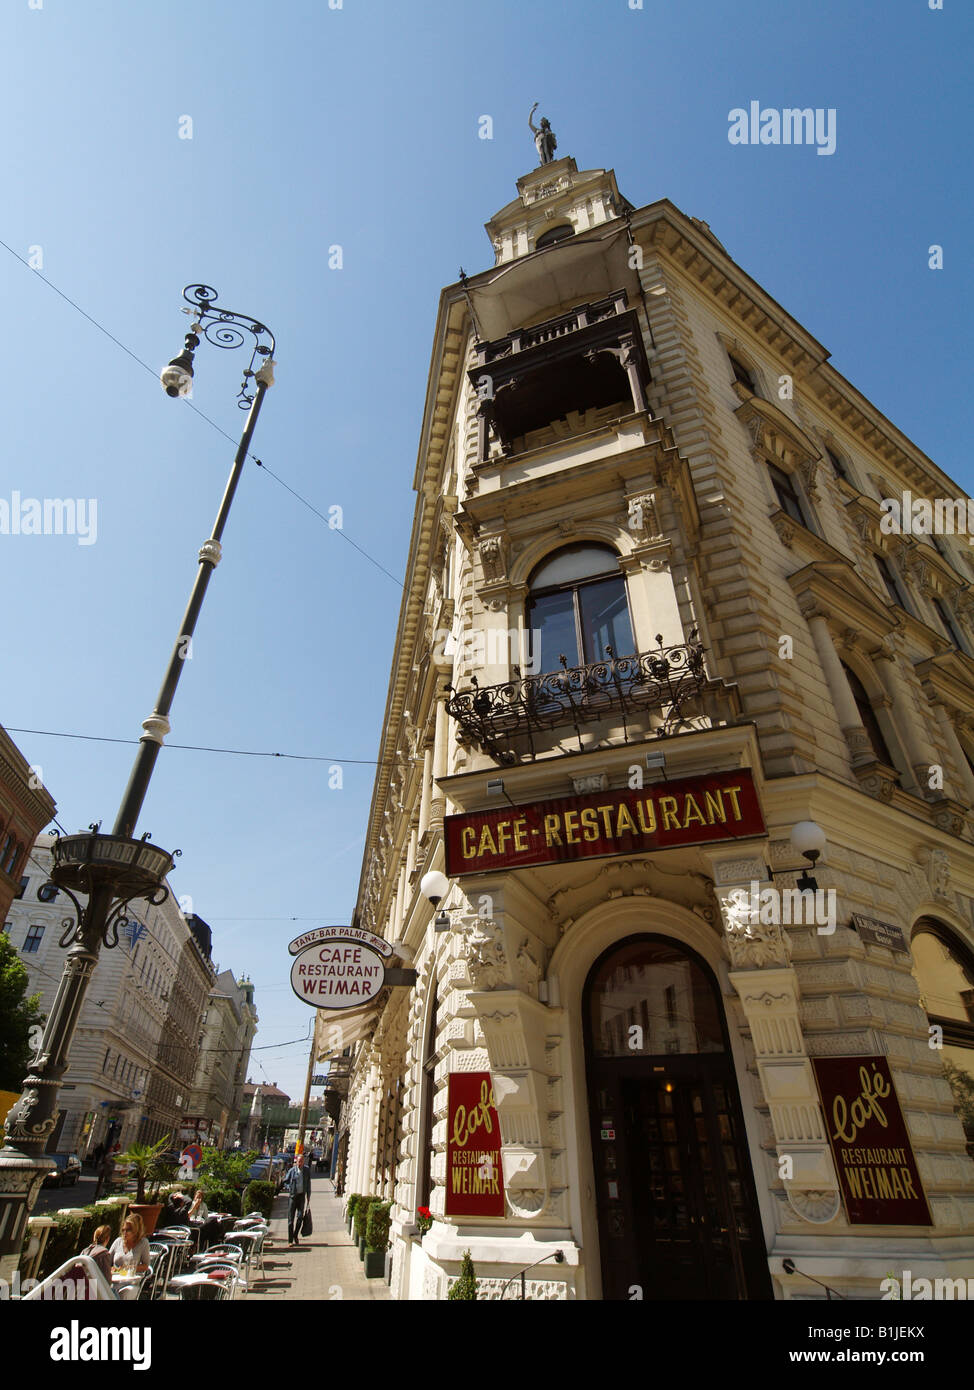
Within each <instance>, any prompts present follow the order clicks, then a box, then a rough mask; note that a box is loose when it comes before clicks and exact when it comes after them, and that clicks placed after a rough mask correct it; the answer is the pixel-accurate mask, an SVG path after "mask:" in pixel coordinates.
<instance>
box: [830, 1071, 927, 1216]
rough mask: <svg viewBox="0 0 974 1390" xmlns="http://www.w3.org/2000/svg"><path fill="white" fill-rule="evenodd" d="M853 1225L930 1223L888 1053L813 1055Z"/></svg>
mask: <svg viewBox="0 0 974 1390" xmlns="http://www.w3.org/2000/svg"><path fill="white" fill-rule="evenodd" d="M812 1066H813V1067H814V1068H815V1080H816V1081H817V1083H818V1091H819V1095H820V1096H821V1097H822V1108H823V1110H824V1111H825V1124H826V1129H827V1131H828V1136H829V1144H830V1145H831V1148H832V1157H833V1159H834V1160H835V1168H836V1172H837V1173H838V1175H839V1185H840V1187H841V1190H842V1200H843V1202H844V1204H845V1209H846V1215H847V1217H848V1218H849V1224H850V1225H852V1226H877V1225H882V1226H930V1225H932V1222H931V1220H930V1211H929V1208H928V1207H927V1199H926V1196H925V1194H924V1191H923V1185H922V1183H921V1182H920V1174H919V1171H918V1170H917V1164H916V1158H915V1157H914V1155H913V1147H912V1145H911V1144H910V1138H909V1135H908V1134H907V1131H906V1121H905V1120H904V1119H903V1112H902V1110H901V1109H900V1102H899V1099H898V1098H897V1095H896V1091H895V1090H894V1088H893V1078H892V1076H891V1075H890V1070H889V1063H888V1062H887V1060H886V1058H885V1057H813V1058H812Z"/></svg>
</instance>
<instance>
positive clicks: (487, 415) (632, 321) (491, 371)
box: [468, 290, 649, 461]
mask: <svg viewBox="0 0 974 1390" xmlns="http://www.w3.org/2000/svg"><path fill="white" fill-rule="evenodd" d="M468 375H469V378H470V382H471V385H472V386H473V388H474V390H475V391H476V393H477V396H478V398H479V400H480V407H479V411H478V415H479V426H480V434H479V454H478V456H479V458H480V459H481V461H486V460H487V459H488V458H489V457H490V454H491V445H492V443H494V444H496V445H497V447H498V448H499V450H500V453H501V454H502V455H504V456H509V455H511V454H515V453H519V452H521V451H523V450H524V449H525V448H528V447H530V446H531V441H532V438H534V437H537V436H538V435H539V432H542V433H543V432H544V431H546V430H551V429H554V431H555V433H556V434H564V432H565V431H566V430H568V431H569V432H570V431H571V422H572V420H573V419H577V418H583V417H585V416H586V412H592V411H594V412H599V411H601V412H602V413H603V414H605V413H608V414H609V415H611V414H613V413H614V414H615V415H617V416H618V415H625V414H629V413H631V412H633V411H645V410H646V396H645V383H646V382H647V381H648V380H649V368H648V365H647V362H646V355H645V351H644V348H643V341H642V334H641V332H640V330H639V324H638V320H637V318H636V315H635V313H634V312H633V311H632V310H631V309H629V308H628V306H627V299H626V294H625V291H624V290H619V291H617V292H616V293H615V294H613V295H610V296H609V297H608V298H606V299H602V300H598V301H597V302H595V303H592V304H580V305H578V306H577V307H576V308H574V309H572V310H571V311H570V312H569V313H566V314H559V315H558V316H557V317H556V318H552V319H548V320H546V321H545V322H544V323H539V324H535V325H534V326H532V327H530V328H518V329H515V331H514V332H513V333H508V334H507V335H506V336H505V337H503V338H498V339H496V340H495V341H494V342H490V343H478V344H477V366H476V367H472V368H470V369H469V372H468Z"/></svg>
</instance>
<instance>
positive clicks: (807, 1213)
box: [785, 1185, 841, 1226]
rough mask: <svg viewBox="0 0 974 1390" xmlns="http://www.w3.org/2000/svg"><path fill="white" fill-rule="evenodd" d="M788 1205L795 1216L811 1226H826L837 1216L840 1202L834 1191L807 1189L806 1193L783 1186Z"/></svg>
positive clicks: (837, 1194)
mask: <svg viewBox="0 0 974 1390" xmlns="http://www.w3.org/2000/svg"><path fill="white" fill-rule="evenodd" d="M785 1195H786V1197H787V1198H788V1205H789V1206H790V1207H791V1209H792V1211H793V1212H794V1213H795V1215H796V1216H800V1217H801V1219H802V1220H803V1221H809V1222H811V1224H812V1225H813V1226H826V1225H828V1223H829V1222H830V1221H834V1220H835V1218H836V1217H837V1216H838V1214H839V1208H840V1206H841V1200H840V1197H839V1193H838V1192H837V1191H836V1190H835V1189H829V1188H818V1189H813V1188H809V1189H808V1190H807V1191H803V1190H801V1189H799V1190H798V1191H796V1190H795V1189H793V1188H791V1187H789V1186H787V1185H786V1186H785Z"/></svg>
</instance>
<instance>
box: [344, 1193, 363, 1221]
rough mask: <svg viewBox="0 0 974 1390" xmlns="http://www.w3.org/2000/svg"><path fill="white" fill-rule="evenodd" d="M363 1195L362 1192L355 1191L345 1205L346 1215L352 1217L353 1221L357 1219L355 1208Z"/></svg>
mask: <svg viewBox="0 0 974 1390" xmlns="http://www.w3.org/2000/svg"><path fill="white" fill-rule="evenodd" d="M361 1195H362V1194H361V1193H360V1192H353V1193H352V1195H351V1196H350V1197H349V1199H348V1202H347V1204H346V1206H345V1215H346V1216H348V1217H350V1218H351V1220H352V1221H354V1220H355V1208H356V1206H357V1205H358V1200H359V1197H360V1196H361Z"/></svg>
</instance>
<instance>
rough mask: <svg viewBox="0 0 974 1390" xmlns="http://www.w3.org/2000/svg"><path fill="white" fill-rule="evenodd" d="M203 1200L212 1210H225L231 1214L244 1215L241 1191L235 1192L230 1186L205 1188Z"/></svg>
mask: <svg viewBox="0 0 974 1390" xmlns="http://www.w3.org/2000/svg"><path fill="white" fill-rule="evenodd" d="M203 1201H204V1202H205V1203H206V1205H207V1209H208V1210H209V1211H211V1212H216V1211H225V1212H227V1213H228V1214H229V1215H230V1216H243V1206H242V1205H241V1202H240V1193H239V1192H234V1191H233V1189H232V1188H230V1187H225V1188H219V1187H217V1188H214V1189H212V1190H211V1191H206V1190H204V1193H203Z"/></svg>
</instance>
